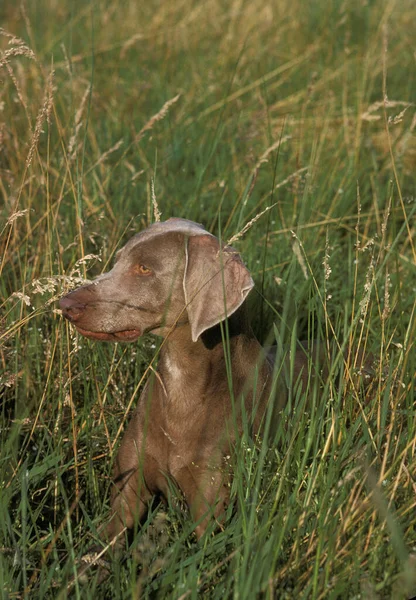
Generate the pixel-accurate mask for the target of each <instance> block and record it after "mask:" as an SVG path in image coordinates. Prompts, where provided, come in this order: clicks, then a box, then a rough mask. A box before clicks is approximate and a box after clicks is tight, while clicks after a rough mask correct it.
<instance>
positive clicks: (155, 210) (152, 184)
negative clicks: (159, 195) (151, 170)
mask: <svg viewBox="0 0 416 600" xmlns="http://www.w3.org/2000/svg"><path fill="white" fill-rule="evenodd" d="M150 187H151V191H152V204H153V215H154V218H155V222H156V223H158V222H159V221H160V218H161V216H162V213H161V212H160V210H159V205H158V203H157V200H156V193H155V180H154V178H153V177H152V181H151V182H150Z"/></svg>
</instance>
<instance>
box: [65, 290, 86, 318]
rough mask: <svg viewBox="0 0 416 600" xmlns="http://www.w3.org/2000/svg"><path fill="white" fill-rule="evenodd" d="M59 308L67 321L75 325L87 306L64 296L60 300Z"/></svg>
mask: <svg viewBox="0 0 416 600" xmlns="http://www.w3.org/2000/svg"><path fill="white" fill-rule="evenodd" d="M59 306H60V308H61V310H62V314H63V316H64V317H65V319H68V321H71V323H73V322H74V321H76V320H77V319H79V318H80V316H81V315H82V313H83V312H84V309H85V304H81V303H80V302H77V301H76V300H73V299H72V298H70V297H68V296H64V297H63V298H61V299H60V300H59Z"/></svg>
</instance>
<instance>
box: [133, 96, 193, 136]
mask: <svg viewBox="0 0 416 600" xmlns="http://www.w3.org/2000/svg"><path fill="white" fill-rule="evenodd" d="M180 97H181V95H180V94H178V95H177V96H175V97H174V98H171V99H170V100H168V101H167V102H165V104H164V105H163V106H162V108H161V109H160V111H159V112H158V113H156V114H155V115H153V117H151V118H150V119H149V121H148V122H147V123H146V125H144V127H142V128H141V129H140V131H139V133H138V134H137V135H136V137H135V138H134V143H136V144H137V143H138V142H139V141H140V140H141V139H142V137H143V136H144V134H145V133H146V131H149V130H150V129H152V128H153V125H154V124H155V123H157V122H158V121H162V119H164V118H165V117H166V115H167V114H168V111H169V109H170V107H171V106H173V104H176V102H177V101H178V100H179V98H180Z"/></svg>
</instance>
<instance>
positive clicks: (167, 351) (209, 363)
mask: <svg viewBox="0 0 416 600" xmlns="http://www.w3.org/2000/svg"><path fill="white" fill-rule="evenodd" d="M227 344H229V347H230V356H231V357H232V361H233V362H235V361H238V360H239V359H240V358H241V357H242V356H243V355H244V354H245V353H247V354H251V360H252V359H253V356H252V354H253V345H254V346H259V344H258V342H257V340H256V338H255V336H254V334H253V332H252V331H251V328H250V325H249V321H248V318H247V315H246V308H245V306H244V304H243V306H241V307H240V308H239V309H238V310H237V311H236V312H235V313H234V314H233V315H231V316H230V317H229V318H228V319H227V320H226V321H223V322H222V323H221V324H218V325H215V326H214V327H211V328H210V329H208V330H206V331H205V332H204V333H203V334H202V335H201V336H200V338H199V339H198V340H197V341H196V342H193V341H192V335H191V326H190V324H189V323H185V324H183V325H180V326H178V327H176V328H175V329H174V330H173V331H171V332H170V333H169V336H168V337H167V338H166V340H165V341H164V343H163V346H162V349H161V352H160V359H159V366H158V371H159V373H160V375H161V376H162V380H163V383H164V386H165V391H166V393H167V395H168V396H169V397H171V396H177V395H178V394H181V395H185V394H186V395H189V394H191V395H192V396H193V397H195V396H197V395H198V394H200V393H203V390H204V388H205V387H206V386H207V385H209V382H210V380H215V379H222V378H223V377H224V375H225V369H226V367H225V358H224V355H225V354H226V352H227V350H226V348H227ZM232 368H233V366H232ZM237 368H238V367H237V366H236V367H235V369H236V370H237ZM220 369H221V370H222V371H223V372H221V373H220V372H219V370H220ZM185 390H186V392H185Z"/></svg>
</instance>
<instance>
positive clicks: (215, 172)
mask: <svg viewBox="0 0 416 600" xmlns="http://www.w3.org/2000/svg"><path fill="white" fill-rule="evenodd" d="M0 16H1V22H2V25H3V27H4V29H3V30H2V31H1V33H0V49H1V52H2V54H1V56H0V70H1V80H2V87H1V90H0V146H1V153H0V169H1V171H0V174H1V176H0V194H1V196H2V208H1V214H2V220H1V223H0V227H1V239H0V243H1V256H2V261H1V266H0V270H1V280H0V293H1V307H2V308H1V311H2V312H1V331H0V337H1V347H0V361H1V369H2V373H1V383H0V394H1V417H0V418H1V426H0V436H1V442H0V443H1V460H0V473H1V476H0V482H1V488H2V490H1V495H0V506H1V515H2V519H1V520H0V590H2V592H1V593H2V597H4V598H65V597H74V598H96V597H100V598H101V597H109V598H110V597H111V598H138V597H143V598H155V597H158V598H181V599H184V598H197V597H204V598H205V597H209V598H231V597H233V598H239V599H245V598H247V599H252V598H260V597H261V598H262V597H264V598H279V599H284V598H331V599H335V598H369V599H376V598H395V599H396V598H404V599H405V598H410V597H412V596H414V595H415V594H416V576H415V573H416V500H415V499H416V494H415V492H416V417H415V376H414V375H415V370H416V358H415V356H416V355H415V323H416V319H415V291H416V288H415V285H416V284H415V281H416V278H415V240H414V233H415V227H414V223H415V213H416V202H415V198H416V192H415V184H414V173H415V169H416V144H415V137H414V131H415V124H416V121H415V112H414V102H415V93H414V92H415V89H416V86H415V75H414V73H415V71H414V56H413V51H414V43H413V36H412V31H413V27H412V25H413V24H414V21H415V19H416V8H415V6H414V3H413V2H412V1H411V0H408V1H406V0H397V1H390V0H388V1H386V2H383V1H381V0H374V1H372V2H365V1H363V2H361V1H359V0H357V1H354V2H350V3H343V2H338V1H336V0H332V1H331V2H325V3H323V2H322V3H309V4H305V3H303V2H301V1H300V0H291V1H290V2H289V1H286V0H282V1H279V2H274V3H269V4H265V3H263V2H260V1H259V0H252V1H251V2H244V1H236V2H232V3H231V2H230V3H223V2H219V1H218V0H208V1H207V2H204V3H202V2H196V1H193V0H183V1H182V2H175V3H170V2H148V3H138V2H133V1H125V2H121V1H120V0H112V1H111V2H108V1H106V0H101V1H100V2H91V3H84V2H77V1H76V0H73V1H66V2H57V1H55V0H49V1H46V0H38V1H36V2H30V3H29V2H28V3H23V4H22V5H21V6H20V7H18V6H14V5H13V6H12V3H9V5H8V6H7V5H5V6H2V8H0ZM153 195H155V196H156V198H157V201H158V204H159V208H160V210H161V212H162V218H164V219H165V218H168V217H169V216H172V215H174V216H182V217H187V218H190V219H193V220H196V221H198V222H201V223H203V224H204V225H205V226H206V227H207V228H209V229H210V230H211V231H213V232H214V233H218V232H219V231H221V234H222V236H223V237H224V238H225V239H230V238H232V237H233V236H235V235H238V233H239V232H240V231H241V230H242V229H243V227H244V225H245V224H246V223H248V222H250V221H251V219H253V218H254V217H256V216H257V215H259V214H260V213H261V212H262V211H264V210H265V209H266V208H268V207H272V208H271V209H270V210H268V211H266V212H265V213H264V214H262V215H261V216H260V217H259V218H258V219H257V220H256V221H255V222H253V224H252V225H251V227H250V228H249V229H248V230H247V231H246V232H245V233H244V235H241V236H238V237H237V240H236V241H235V242H234V245H235V246H236V247H237V248H238V250H239V251H240V252H241V253H242V255H243V257H244V259H245V261H246V263H247V265H248V266H249V268H250V270H251V272H252V273H253V277H254V279H255V281H256V292H253V293H252V294H251V296H250V305H251V310H252V314H253V325H254V327H255V330H256V332H257V334H258V336H259V338H260V339H262V340H264V341H265V340H267V339H269V340H270V339H272V340H273V339H274V338H276V339H277V340H278V341H279V342H282V343H284V344H289V345H290V344H295V343H296V338H299V339H305V338H320V339H321V340H322V343H323V344H324V346H325V348H326V349H327V352H329V353H330V356H331V362H332V364H333V365H334V368H333V372H332V373H331V376H330V377H329V379H328V381H327V382H325V386H324V387H323V389H320V390H317V389H316V390H314V392H313V394H312V396H313V399H312V408H311V410H308V411H306V410H304V398H302V397H300V398H297V399H296V398H294V399H293V400H294V405H295V407H294V410H293V412H292V413H291V414H289V412H288V411H287V412H286V413H285V415H283V416H282V421H281V424H280V426H279V429H278V431H277V434H276V440H275V443H273V444H267V443H266V442H262V440H254V441H253V440H250V438H248V437H244V439H242V440H241V446H240V447H239V448H236V452H235V456H234V457H233V460H234V462H235V469H236V477H235V479H234V483H233V490H232V494H233V498H234V507H235V508H236V510H235V511H233V510H232V509H230V511H229V514H228V516H227V521H226V525H225V527H224V530H223V531H220V532H217V533H216V534H215V535H208V536H206V537H205V539H204V540H203V541H202V542H201V543H197V542H196V540H195V539H194V537H193V534H192V523H190V521H189V519H188V518H187V517H186V515H185V514H184V513H183V512H182V511H181V510H178V505H177V503H175V502H173V503H172V505H170V506H168V507H163V506H157V505H156V506H155V507H154V508H153V509H152V511H151V512H150V514H149V516H148V519H147V521H146V523H145V524H144V526H143V528H142V530H141V531H140V532H139V533H138V534H137V535H136V536H135V537H134V540H133V542H132V544H131V546H130V550H129V552H128V553H126V556H125V558H124V560H123V561H122V562H117V563H115V564H114V565H113V571H112V576H111V577H110V578H109V579H108V580H107V581H106V582H105V583H104V584H102V586H100V587H98V585H97V581H96V578H95V576H94V574H93V573H91V575H90V576H89V577H88V579H87V582H86V583H84V584H81V583H80V582H77V583H76V585H75V586H73V587H72V588H71V589H70V590H68V589H67V583H68V580H69V578H70V577H72V576H73V575H75V574H76V570H77V559H78V558H80V557H81V556H82V555H83V553H84V552H85V551H86V549H87V548H88V546H89V544H91V542H92V541H93V540H94V538H95V537H96V535H97V529H98V528H99V526H100V524H101V523H102V522H103V521H104V520H105V516H106V513H107V510H108V502H109V489H110V475H111V466H112V460H113V459H114V454H115V450H116V448H117V444H118V442H119V440H120V434H121V432H122V428H123V425H124V424H125V422H126V419H128V415H126V408H127V407H128V406H130V405H131V404H132V403H134V402H135V401H136V399H137V397H138V395H139V392H140V389H138V382H140V381H141V378H142V376H143V374H144V373H145V370H146V368H147V366H148V365H149V363H150V361H151V360H152V358H153V356H154V354H155V352H156V349H157V344H158V341H157V340H156V339H155V338H154V339H152V338H150V337H149V338H145V339H143V340H141V341H139V343H137V344H134V345H129V346H123V345H105V344H101V345H100V344H98V343H92V342H89V341H87V340H85V339H82V338H78V337H77V335H76V334H74V331H73V330H72V329H71V328H70V327H68V326H67V324H66V323H64V322H63V321H62V318H61V317H60V315H59V314H58V313H57V310H56V309H57V304H56V302H57V299H58V298H59V296H60V295H61V294H62V293H63V292H65V291H66V290H68V289H69V288H71V287H74V286H76V285H77V284H78V283H79V282H80V281H82V280H83V278H85V277H87V276H88V277H89V278H92V277H94V276H96V275H97V274H99V273H100V272H101V271H103V270H106V269H107V268H108V266H109V264H111V260H112V256H113V254H114V252H115V251H116V249H117V248H119V247H120V246H121V245H122V244H123V243H124V242H125V241H126V240H127V239H128V238H129V237H130V236H131V235H132V234H133V232H136V231H138V230H140V229H142V228H143V227H145V226H146V225H147V224H148V223H149V222H151V221H152V219H153V208H152V196H153ZM348 344H350V345H351V346H352V347H353V348H354V352H352V353H351V355H349V356H348V359H347V361H346V363H344V361H343V360H342V359H341V354H340V352H341V349H343V348H344V347H346V346H347V345H348ZM358 348H361V349H367V350H370V351H371V352H372V353H373V354H374V356H375V357H376V359H377V360H376V363H375V366H374V378H373V381H372V383H371V386H370V387H369V388H368V389H367V391H365V390H361V391H360V390H359V384H358V383H357V379H355V378H354V375H353V372H354V361H355V356H356V354H355V352H356V349H358ZM339 372H340V373H341V379H340V382H341V383H338V381H339V380H338V378H337V373H339ZM295 400H297V401H296V402H295ZM179 504H180V503H179Z"/></svg>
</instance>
